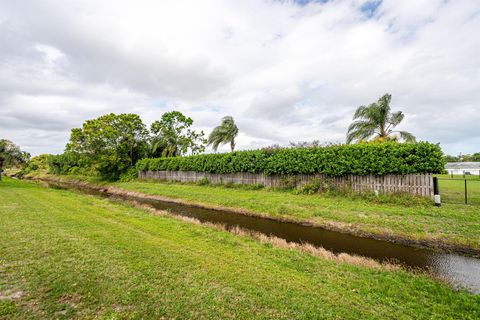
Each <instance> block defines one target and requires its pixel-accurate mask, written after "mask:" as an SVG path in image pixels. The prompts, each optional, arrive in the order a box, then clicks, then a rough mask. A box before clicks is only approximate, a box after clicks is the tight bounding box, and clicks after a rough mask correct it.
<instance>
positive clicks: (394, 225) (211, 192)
mask: <svg viewBox="0 0 480 320" xmlns="http://www.w3.org/2000/svg"><path fill="white" fill-rule="evenodd" d="M114 185H115V186H117V187H119V188H123V189H127V190H132V191H139V192H142V193H146V194H153V195H162V196H166V197H170V198H176V199H183V200H186V201H189V202H194V203H200V204H206V205H217V206H223V207H229V208H243V209H246V210H249V211H252V212H255V213H258V214H260V215H268V216H272V217H282V218H290V219H295V220H298V221H309V222H312V223H315V224H319V225H335V226H340V228H342V229H346V230H350V231H352V232H354V233H361V232H368V233H373V234H381V235H389V236H391V237H402V238H408V239H414V240H430V241H431V242H432V243H434V242H436V241H437V240H440V241H442V242H444V243H448V244H454V245H458V246H467V247H470V248H474V249H476V250H478V249H480V207H479V206H470V205H463V204H448V203H447V204H444V205H443V206H442V207H441V208H437V207H435V206H433V205H431V204H429V205H427V206H422V205H414V206H404V205H399V204H381V203H380V204H377V203H374V202H372V201H368V200H362V199H353V198H349V197H343V196H332V195H328V194H315V195H302V194H299V195H297V194H293V193H292V192H289V191H278V190H268V189H261V190H246V189H242V188H225V187H221V186H199V185H194V184H175V183H164V182H148V181H133V182H125V183H115V184H114Z"/></svg>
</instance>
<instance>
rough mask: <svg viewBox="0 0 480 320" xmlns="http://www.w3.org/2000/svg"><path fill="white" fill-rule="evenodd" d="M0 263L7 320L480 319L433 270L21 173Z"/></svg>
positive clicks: (4, 225) (6, 207)
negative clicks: (400, 267)
mask: <svg viewBox="0 0 480 320" xmlns="http://www.w3.org/2000/svg"><path fill="white" fill-rule="evenodd" d="M182 187H185V186H182ZM219 190H223V189H219ZM230 191H231V190H230ZM0 259H1V260H0V318H2V319H39V318H43V319H52V318H60V319H61V318H65V319H72V318H73V319H75V318H77V319H80V318H100V319H120V318H122V319H124V318H126V319H128V318H137V319H140V318H142V319H145V318H152V319H161V318H164V319H166V318H168V319H174V318H176V319H188V318H190V319H214V318H216V319H225V318H241V319H247V318H255V319H267V318H270V319H272V318H273V319H318V318H342V319H347V318H350V319H366V318H371V319H375V318H377V319H385V318H402V319H405V318H416V319H420V318H429V319H430V318H461V319H468V318H470V319H478V317H479V316H480V296H478V295H477V296H475V295H471V294H468V293H465V292H455V291H453V290H452V289H450V288H449V287H448V286H447V285H444V284H441V283H438V282H435V281H433V280H431V279H429V278H427V277H425V276H422V275H415V274H412V273H408V272H406V271H396V272H392V271H384V270H373V269H367V268H363V267H359V266H354V265H349V264H344V263H340V264H339V263H337V262H335V261H329V260H323V259H321V258H318V257H314V256H310V255H308V254H304V253H301V252H299V251H296V250H288V249H282V248H276V247H272V246H271V245H268V244H262V243H259V242H256V241H255V240H252V239H251V238H248V237H242V236H238V235H234V234H231V233H229V232H226V231H220V230H216V229H213V228H209V227H206V226H201V225H195V224H191V223H188V222H183V221H178V220H176V219H174V218H170V217H159V216H153V215H151V214H148V213H146V212H145V211H143V210H140V209H136V208H132V207H129V206H126V205H122V204H114V203H111V202H108V201H107V200H102V199H98V198H94V197H91V196H86V195H82V194H79V193H75V192H72V191H65V190H54V189H47V188H44V187H41V186H39V185H36V184H35V183H32V182H24V181H15V180H11V179H5V180H4V181H2V182H0Z"/></svg>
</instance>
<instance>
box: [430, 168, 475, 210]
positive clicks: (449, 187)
mask: <svg viewBox="0 0 480 320" xmlns="http://www.w3.org/2000/svg"><path fill="white" fill-rule="evenodd" d="M436 176H437V177H438V178H439V188H440V195H441V197H442V201H443V202H444V203H446V204H449V203H457V204H464V203H465V180H467V204H469V205H476V206H480V177H479V176H478V175H465V178H464V177H463V175H454V176H453V179H452V176H451V175H447V174H443V175H436ZM464 179H465V180H464Z"/></svg>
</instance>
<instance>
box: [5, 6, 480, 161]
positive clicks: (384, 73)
mask: <svg viewBox="0 0 480 320" xmlns="http://www.w3.org/2000/svg"><path fill="white" fill-rule="evenodd" d="M369 3H371V2H370V1H362V0H350V1H348V0H340V1H328V2H326V3H321V2H310V3H308V4H307V5H298V4H297V3H295V2H294V1H274V0H265V1H257V0H247V1H233V0H232V1H226V0H221V1H220V0H217V1H215V0H212V1H181V0H179V1H153V0H141V1H113V0H111V1H93V0H87V1H69V2H68V3H66V2H64V1H59V0H58V1H42V2H38V1H21V2H18V1H0V45H1V48H2V50H1V52H0V70H1V72H0V136H2V137H6V138H9V139H12V140H14V141H15V142H17V143H19V144H21V145H24V146H25V147H28V148H30V151H32V152H33V153H41V152H61V151H62V150H63V146H64V144H65V142H66V140H68V135H69V128H71V127H72V126H79V125H80V124H81V122H82V121H83V120H85V119H88V118H93V117H96V116H99V115H101V114H104V113H107V112H136V113H139V114H140V115H141V116H142V117H143V118H144V120H145V122H147V123H150V122H151V121H153V120H154V119H156V118H159V117H160V115H161V114H162V113H163V112H165V111H167V110H170V109H172V108H175V109H178V110H180V111H182V112H185V113H186V114H187V115H189V116H191V117H192V118H194V120H195V124H196V125H197V127H198V128H199V129H203V130H205V131H206V132H207V133H208V131H210V130H211V128H212V127H213V126H214V125H216V124H217V123H218V122H219V121H220V118H221V117H222V116H224V115H232V116H234V117H235V119H236V120H237V122H238V124H239V127H240V130H241V135H240V137H239V142H238V144H237V145H238V147H240V148H243V149H248V148H254V147H259V146H262V145H267V144H272V143H276V142H278V143H288V141H297V140H312V139H320V140H321V141H341V140H343V138H344V136H345V130H346V127H347V126H348V123H349V121H350V118H351V114H352V112H353V111H354V109H355V108H356V107H357V106H358V105H361V104H367V103H370V102H373V101H375V100H376V99H377V98H378V97H379V96H380V95H382V94H383V93H385V92H390V93H392V94H393V108H394V110H396V109H400V110H403V111H404V112H405V113H406V119H405V120H404V124H402V126H401V127H402V129H406V130H410V131H411V132H413V133H414V134H416V135H417V136H418V137H419V138H421V139H423V140H429V141H432V142H440V143H441V144H442V146H443V147H444V149H445V150H446V151H447V152H450V153H457V152H460V151H462V152H464V153H468V152H475V151H479V150H477V147H476V146H477V145H478V143H476V144H475V142H478V139H479V134H478V129H476V128H477V126H478V125H477V123H478V122H479V121H480V112H479V111H480V110H479V109H480V107H479V106H478V101H480V90H478V88H479V87H480V55H478V52H480V37H478V36H476V34H477V33H478V32H480V3H479V2H478V1H475V0H471V1H469V0H458V1H441V0H422V1H414V2H411V1H408V2H407V1H395V0H384V1H383V2H382V3H381V4H380V6H378V8H376V10H375V11H374V12H373V14H371V13H368V12H366V11H362V8H364V7H365V6H366V5H368V4H369ZM226 148H227V149H228V147H226ZM225 150H226V149H225Z"/></svg>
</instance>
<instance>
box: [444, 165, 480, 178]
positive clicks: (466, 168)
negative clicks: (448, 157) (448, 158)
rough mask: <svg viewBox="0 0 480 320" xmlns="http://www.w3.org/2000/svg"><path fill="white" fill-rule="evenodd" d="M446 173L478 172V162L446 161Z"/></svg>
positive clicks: (479, 167)
mask: <svg viewBox="0 0 480 320" xmlns="http://www.w3.org/2000/svg"><path fill="white" fill-rule="evenodd" d="M445 170H447V171H448V174H474V175H479V174H480V162H448V163H447V164H446V165H445Z"/></svg>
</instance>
